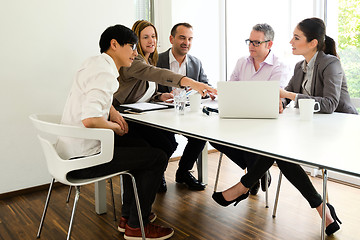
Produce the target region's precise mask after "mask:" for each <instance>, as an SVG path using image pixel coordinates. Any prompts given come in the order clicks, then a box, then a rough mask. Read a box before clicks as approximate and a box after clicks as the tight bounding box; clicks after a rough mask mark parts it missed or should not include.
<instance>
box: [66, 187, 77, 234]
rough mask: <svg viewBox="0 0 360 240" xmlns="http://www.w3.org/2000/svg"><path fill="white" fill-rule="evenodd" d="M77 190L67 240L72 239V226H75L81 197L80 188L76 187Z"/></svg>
mask: <svg viewBox="0 0 360 240" xmlns="http://www.w3.org/2000/svg"><path fill="white" fill-rule="evenodd" d="M75 189H76V193H75V198H74V206H73V209H72V212H71V218H70V224H69V230H68V234H67V238H66V239H67V240H70V238H71V230H72V225H73V222H74V216H75V211H76V206H77V203H78V201H79V197H80V186H76V187H75Z"/></svg>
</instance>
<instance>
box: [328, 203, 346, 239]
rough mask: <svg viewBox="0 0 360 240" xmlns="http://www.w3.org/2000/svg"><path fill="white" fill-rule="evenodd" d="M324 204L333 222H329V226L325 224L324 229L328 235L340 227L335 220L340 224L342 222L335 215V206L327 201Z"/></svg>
mask: <svg viewBox="0 0 360 240" xmlns="http://www.w3.org/2000/svg"><path fill="white" fill-rule="evenodd" d="M326 205H327V206H328V208H329V210H330V215H331V217H332V218H333V219H334V222H332V223H330V224H329V226H327V227H326V229H325V233H326V235H328V236H329V235H332V234H334V233H335V232H336V231H338V230H339V229H340V226H339V224H338V223H337V222H339V223H340V224H342V222H341V221H340V219H339V218H338V216H337V215H336V212H335V208H334V207H333V206H332V205H331V204H330V203H327V204H326Z"/></svg>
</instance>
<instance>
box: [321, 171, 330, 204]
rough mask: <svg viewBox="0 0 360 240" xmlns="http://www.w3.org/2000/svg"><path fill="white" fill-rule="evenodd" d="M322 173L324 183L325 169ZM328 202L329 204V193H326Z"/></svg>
mask: <svg viewBox="0 0 360 240" xmlns="http://www.w3.org/2000/svg"><path fill="white" fill-rule="evenodd" d="M321 173H322V179H323V181H324V173H325V172H324V169H321ZM326 202H329V192H326Z"/></svg>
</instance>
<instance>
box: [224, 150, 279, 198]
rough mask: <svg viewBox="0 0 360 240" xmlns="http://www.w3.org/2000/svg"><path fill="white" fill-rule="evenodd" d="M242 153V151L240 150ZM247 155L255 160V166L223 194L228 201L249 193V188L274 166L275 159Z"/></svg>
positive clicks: (251, 154) (252, 154)
mask: <svg viewBox="0 0 360 240" xmlns="http://www.w3.org/2000/svg"><path fill="white" fill-rule="evenodd" d="M238 151H241V152H242V150H238ZM247 155H248V156H249V157H250V156H251V158H252V159H254V161H255V162H254V165H253V167H252V168H251V169H249V171H248V172H247V173H246V174H245V175H244V176H243V177H242V178H241V180H240V182H239V183H237V184H236V185H234V186H232V187H231V188H229V189H227V190H225V191H224V192H223V196H224V199H225V200H227V201H231V200H234V199H235V198H237V197H239V196H241V195H243V194H245V193H247V192H248V191H249V188H250V187H251V186H253V185H254V184H255V183H256V182H257V181H259V179H260V178H261V177H262V176H263V175H264V174H265V172H266V171H267V170H268V169H269V168H270V167H271V166H272V165H273V163H274V159H272V158H268V157H264V156H260V155H257V154H254V153H247Z"/></svg>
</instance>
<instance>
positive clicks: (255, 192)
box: [249, 181, 260, 195]
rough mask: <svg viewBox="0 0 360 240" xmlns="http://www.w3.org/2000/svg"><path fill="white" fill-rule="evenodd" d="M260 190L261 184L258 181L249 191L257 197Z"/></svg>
mask: <svg viewBox="0 0 360 240" xmlns="http://www.w3.org/2000/svg"><path fill="white" fill-rule="evenodd" d="M259 189H260V182H259V181H257V182H256V183H255V184H254V185H253V186H252V187H251V188H250V190H249V192H250V194H251V195H256V194H257V193H258V192H259Z"/></svg>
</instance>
